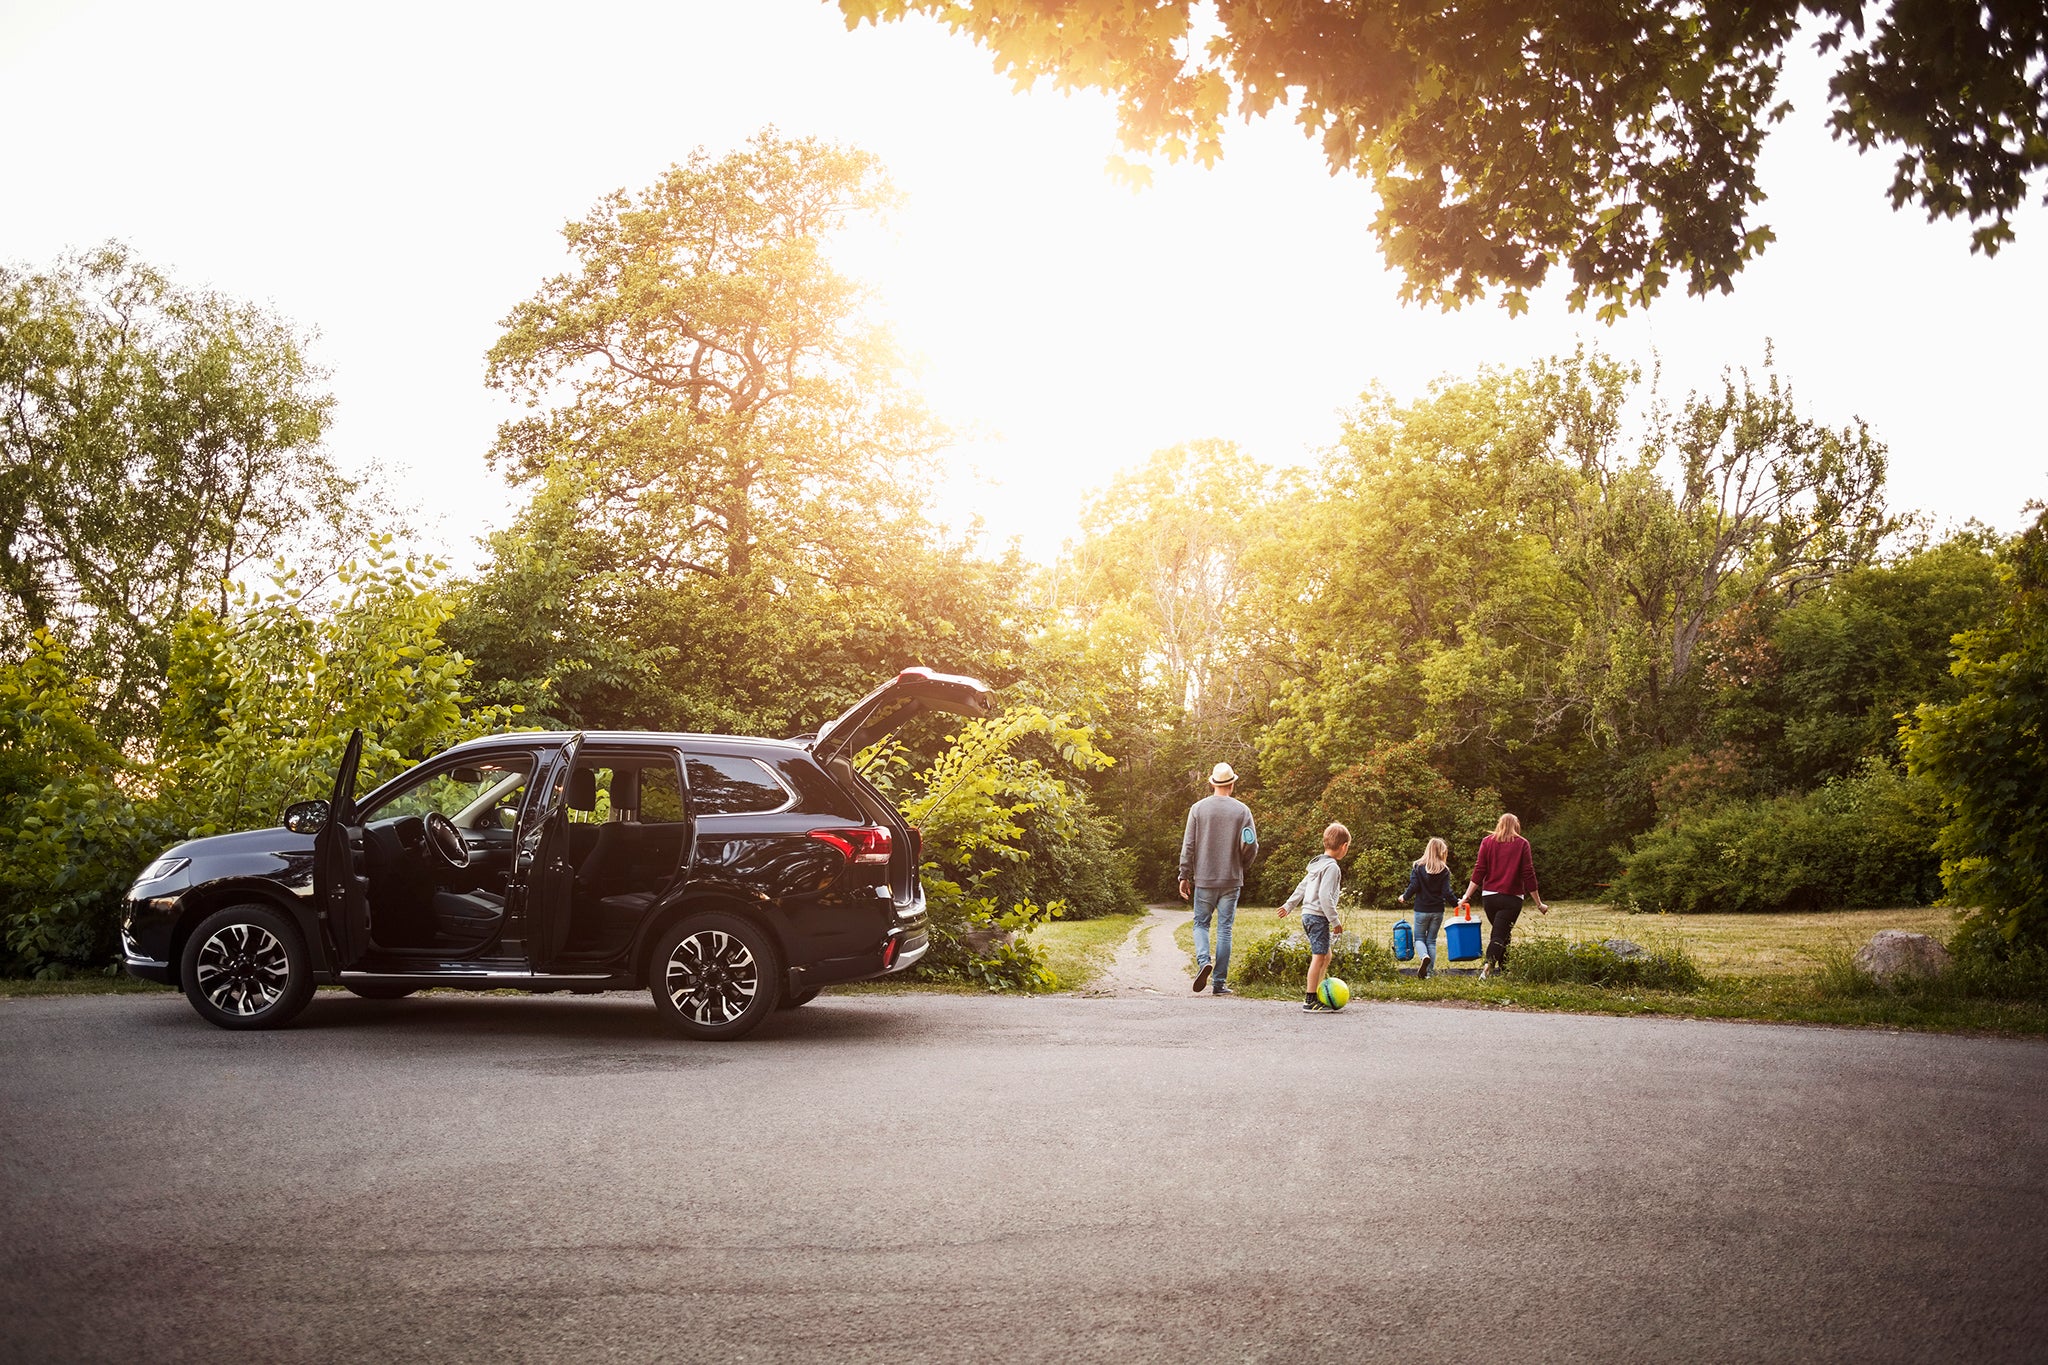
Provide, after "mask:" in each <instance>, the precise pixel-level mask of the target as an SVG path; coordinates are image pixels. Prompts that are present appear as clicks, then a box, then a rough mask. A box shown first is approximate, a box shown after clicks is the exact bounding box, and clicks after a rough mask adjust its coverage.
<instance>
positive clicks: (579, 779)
mask: <svg viewBox="0 0 2048 1365" xmlns="http://www.w3.org/2000/svg"><path fill="white" fill-rule="evenodd" d="M569 809H570V810H596V809H597V769H595V768H578V769H576V771H574V772H572V773H570V774H569Z"/></svg>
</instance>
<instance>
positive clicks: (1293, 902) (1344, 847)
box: [1280, 825, 1351, 1014]
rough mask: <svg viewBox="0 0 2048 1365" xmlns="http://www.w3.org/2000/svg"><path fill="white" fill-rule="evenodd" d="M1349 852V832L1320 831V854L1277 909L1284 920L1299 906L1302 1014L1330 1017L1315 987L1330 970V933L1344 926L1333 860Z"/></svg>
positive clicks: (1340, 878)
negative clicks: (1305, 957) (1304, 954)
mask: <svg viewBox="0 0 2048 1365" xmlns="http://www.w3.org/2000/svg"><path fill="white" fill-rule="evenodd" d="M1350 851H1351V831H1350V830H1348V829H1346V828H1344V826H1342V825H1332V826H1330V827H1329V828H1328V829H1326V830H1324V831H1323V851H1322V852H1321V853H1320V854H1318V855H1317V856H1316V857H1313V858H1311V859H1309V860H1308V870H1307V871H1306V872H1304V873H1302V874H1301V885H1299V886H1297V887H1295V888H1294V894H1293V895H1291V896H1289V897H1288V898H1287V904H1285V905H1283V906H1281V907H1280V918H1282V919H1286V918H1287V912H1288V911H1289V910H1292V909H1294V908H1295V907H1296V906H1300V907H1301V931H1302V933H1304V934H1306V935H1308V950H1309V952H1310V954H1311V956H1310V958H1309V962H1308V990H1307V992H1306V993H1305V994H1303V996H1302V998H1301V1008H1302V1012H1303V1013H1305V1014H1334V1013H1335V1012H1336V1011H1334V1010H1332V1009H1331V1008H1330V1007H1329V1006H1328V1005H1325V1004H1324V1003H1323V1002H1322V1001H1321V1000H1318V999H1317V998H1316V987H1318V986H1320V985H1322V984H1323V974H1324V973H1325V972H1327V971H1329V970H1330V934H1331V931H1333V930H1334V931H1335V932H1337V933H1340V934H1341V933H1343V932H1344V926H1343V925H1341V924H1339V923H1337V892H1338V891H1339V890H1340V889H1341V888H1342V887H1343V885H1344V869H1343V868H1341V867H1339V866H1338V865H1337V860H1338V859H1339V858H1341V857H1343V856H1344V855H1345V854H1346V853H1349V852H1350Z"/></svg>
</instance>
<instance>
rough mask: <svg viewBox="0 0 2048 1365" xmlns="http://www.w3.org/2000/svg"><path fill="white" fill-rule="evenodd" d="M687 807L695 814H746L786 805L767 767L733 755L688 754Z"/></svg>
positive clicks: (786, 794)
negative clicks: (688, 789)
mask: <svg viewBox="0 0 2048 1365" xmlns="http://www.w3.org/2000/svg"><path fill="white" fill-rule="evenodd" d="M689 768H690V805H691V806H692V807H694V808H695V809H696V812H697V814H699V815H746V814H749V813H751V812H755V811H769V810H780V809H781V808H782V807H783V806H786V805H788V804H789V793H788V792H786V791H784V790H783V789H782V784H781V783H780V782H777V781H776V780H775V778H774V776H773V775H772V774H771V773H770V772H769V771H768V769H767V768H765V767H763V766H762V765H761V764H759V763H757V762H755V761H754V760H753V759H751V758H740V757H738V756H737V755H733V754H691V755H690V759H689Z"/></svg>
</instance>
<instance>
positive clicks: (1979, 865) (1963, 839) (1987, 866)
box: [1906, 509, 2048, 948]
mask: <svg viewBox="0 0 2048 1365" xmlns="http://www.w3.org/2000/svg"><path fill="white" fill-rule="evenodd" d="M2001 577H2002V578H2003V580H2004V587H2005V598H2006V600H2005V603H2004V609H2003V611H2002V613H2001V615H2000V617H1999V619H1998V620H1997V621H1996V622H1995V623H1994V624H1989V625H1986V626H1983V627H1981V628H1979V629H1976V630H1972V631H1967V632H1965V633H1964V634H1962V635H1961V636H1959V637H1958V638H1957V640H1956V644H1957V648H1958V657H1957V659H1956V661H1955V664H1954V669H1953V671H1954V674H1955V678H1956V682H1957V684H1958V686H1959V689H1960V691H1961V695H1960V696H1959V697H1957V698H1956V699H1955V700H1954V701H1950V702H1946V703H1929V704H1924V705H1922V706H1921V707H1920V708H1919V710H1918V713H1917V715H1916V716H1915V718H1914V721H1913V724H1912V727H1911V730H1910V732H1909V733H1908V735H1907V738H1906V752H1907V760H1908V762H1909V764H1910V765H1911V767H1912V770H1913V771H1914V772H1915V773H1916V774H1919V775H1920V776H1921V777H1922V778H1923V780H1925V781H1927V782H1929V783H1931V784H1933V786H1934V787H1935V789H1936V791H1937V792H1938V793H1939V794H1940V797H1941V800H1942V803H1943V806H1944V812H1945V814H1946V816H1947V823H1946V824H1944V825H1943V826H1942V829H1941V837H1940V843H1939V847H1940V851H1941V878H1942V883H1943V885H1944V886H1945V887H1946V888H1947V895H1948V900H1949V902H1950V903H1951V904H1954V905H1959V906H1963V907H1966V908H1968V909H1970V910H1971V911H1973V912H1974V916H1975V919H1976V921H1977V922H1978V923H1979V924H1981V925H1984V926H1988V927H1989V928H1990V929H1991V930H1993V931H1995V933H1996V935H1997V937H1998V938H1999V939H2002V940H2003V941H2004V943H2005V944H2007V945H2009V946H2010V947H2012V948H2019V947H2022V946H2032V947H2037V948H2038V947H2044V946H2048V509H2043V510H2041V511H2040V512H2039V513H2038V514H2037V515H2036V517H2035V519H2034V524H2033V525H2032V526H2031V527H2029V528H2028V529H2027V531H2026V532H2025V534H2023V535H2021V536H2020V537H2019V538H2018V540H2017V541H2016V542H2015V543H2014V544H2013V545H2012V547H2011V550H2010V554H2009V556H2008V558H2007V560H2006V562H2005V564H2004V565H2002V566H2001Z"/></svg>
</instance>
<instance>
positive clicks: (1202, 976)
mask: <svg viewBox="0 0 2048 1365" xmlns="http://www.w3.org/2000/svg"><path fill="white" fill-rule="evenodd" d="M1211 970H1212V969H1211V968H1210V966H1209V964H1208V963H1206V962H1204V963H1203V964H1202V969H1201V970H1200V971H1198V972H1196V973H1195V994H1196V995H1200V994H1201V993H1202V988H1203V987H1204V986H1207V985H1208V984H1209V972H1210V971H1211Z"/></svg>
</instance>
